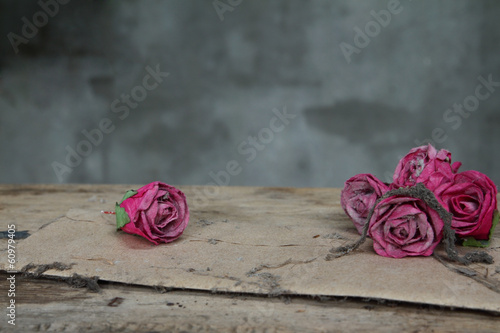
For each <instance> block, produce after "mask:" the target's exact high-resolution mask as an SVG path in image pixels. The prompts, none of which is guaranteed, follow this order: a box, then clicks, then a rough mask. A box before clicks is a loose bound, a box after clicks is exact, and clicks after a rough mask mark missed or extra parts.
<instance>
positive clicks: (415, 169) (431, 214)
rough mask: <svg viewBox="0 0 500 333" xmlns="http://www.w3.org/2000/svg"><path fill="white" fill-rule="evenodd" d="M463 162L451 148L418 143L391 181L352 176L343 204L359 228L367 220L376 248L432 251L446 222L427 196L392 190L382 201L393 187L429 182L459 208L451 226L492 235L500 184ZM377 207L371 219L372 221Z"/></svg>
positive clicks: (447, 204)
mask: <svg viewBox="0 0 500 333" xmlns="http://www.w3.org/2000/svg"><path fill="white" fill-rule="evenodd" d="M460 166H461V163H460V162H455V163H453V164H452V163H451V153H450V152H449V151H447V150H444V149H441V150H440V151H437V150H436V149H435V148H434V147H433V146H432V145H430V144H429V145H427V146H421V147H416V148H413V149H411V150H410V152H409V153H408V154H407V155H406V156H405V157H403V158H402V159H401V160H400V161H399V163H398V165H397V167H396V171H395V172H394V176H393V183H392V184H386V183H383V182H382V181H380V180H378V179H377V178H376V177H374V176H373V175H371V174H359V175H356V176H354V177H352V178H350V179H349V180H347V181H346V183H345V186H344V189H343V190H342V194H341V205H342V208H343V209H344V211H345V212H346V214H347V215H348V216H349V217H350V218H351V220H352V222H353V223H354V225H355V226H356V229H357V230H358V232H359V233H362V230H363V227H364V225H365V222H367V223H368V224H369V225H368V236H370V237H371V238H372V239H373V247H374V250H375V252H377V253H378V254H379V255H382V256H385V257H393V258H402V257H406V256H429V255H431V254H432V253H433V251H434V248H435V247H436V246H437V245H438V244H439V242H440V241H441V239H442V238H443V227H444V222H443V220H442V219H441V218H440V217H439V215H438V214H437V212H436V211H434V210H433V209H431V208H430V207H428V205H427V204H426V203H425V202H424V200H421V199H417V198H413V197H405V196H399V195H395V196H390V197H388V198H386V199H383V200H381V201H380V202H379V203H378V204H377V205H376V207H374V205H375V204H376V201H377V200H378V199H379V198H380V197H381V196H383V195H384V193H386V192H387V191H389V190H392V189H397V188H400V187H406V186H414V185H416V184H417V183H423V184H424V185H425V186H426V187H427V188H428V189H429V190H431V191H432V192H433V193H434V195H435V196H436V198H437V200H438V201H439V203H440V204H441V205H442V206H443V207H444V208H445V209H446V210H447V211H448V212H450V213H451V214H453V218H452V223H451V227H452V228H453V229H454V230H455V233H456V235H457V236H459V237H474V238H475V239H477V240H481V239H488V235H489V232H490V229H491V228H492V221H493V216H494V212H495V210H496V208H497V188H496V186H495V184H494V183H493V182H492V181H491V179H490V178H488V177H487V176H486V175H484V174H482V173H480V172H478V171H474V170H469V171H464V172H460V173H459V172H458V168H459V167H460ZM372 209H373V215H372V216H371V218H370V221H366V220H367V217H368V215H369V212H370V211H371V210H372Z"/></svg>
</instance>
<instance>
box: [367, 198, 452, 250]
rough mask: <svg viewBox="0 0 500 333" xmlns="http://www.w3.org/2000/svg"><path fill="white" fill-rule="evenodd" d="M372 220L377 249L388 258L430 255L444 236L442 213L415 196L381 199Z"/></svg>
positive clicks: (370, 229) (371, 225)
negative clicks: (440, 214)
mask: <svg viewBox="0 0 500 333" xmlns="http://www.w3.org/2000/svg"><path fill="white" fill-rule="evenodd" d="M369 223H370V226H369V229H368V233H369V235H370V236H371V238H372V239H373V249H374V250H375V252H377V253H378V254H379V255H381V256H384V257H392V258H403V257H406V256H430V255H431V254H432V253H433V251H434V248H435V247H436V246H437V245H438V244H439V242H440V241H441V239H442V238H443V227H444V222H443V220H442V219H441V218H440V217H439V214H438V213H437V212H436V211H434V210H433V209H431V208H430V207H429V206H428V205H427V204H426V203H425V202H424V201H423V200H420V199H417V198H413V197H404V196H392V197H389V198H386V199H384V200H382V201H380V202H379V203H378V205H377V206H376V207H375V209H374V212H373V215H372V217H371V219H370V222H369Z"/></svg>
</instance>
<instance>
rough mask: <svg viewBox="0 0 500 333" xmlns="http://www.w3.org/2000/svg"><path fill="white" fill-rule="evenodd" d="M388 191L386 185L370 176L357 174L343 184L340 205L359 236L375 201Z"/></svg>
mask: <svg viewBox="0 0 500 333" xmlns="http://www.w3.org/2000/svg"><path fill="white" fill-rule="evenodd" d="M388 190H389V186H388V185H386V184H384V183H383V182H381V181H380V180H378V179H377V178H376V177H375V176H373V175H371V174H359V175H356V176H354V177H351V178H350V179H348V180H347V181H346V182H345V185H344V189H343V190H342V192H341V194H340V204H341V205H342V208H343V209H344V211H345V212H346V214H347V216H349V218H350V219H351V221H352V222H353V223H354V226H355V227H356V229H357V230H358V232H359V233H360V234H361V233H362V232H363V226H364V225H365V222H366V218H367V217H368V213H369V212H370V210H371V209H372V207H373V206H374V205H375V201H377V199H378V198H380V197H381V196H382V195H384V193H385V192H387V191H388Z"/></svg>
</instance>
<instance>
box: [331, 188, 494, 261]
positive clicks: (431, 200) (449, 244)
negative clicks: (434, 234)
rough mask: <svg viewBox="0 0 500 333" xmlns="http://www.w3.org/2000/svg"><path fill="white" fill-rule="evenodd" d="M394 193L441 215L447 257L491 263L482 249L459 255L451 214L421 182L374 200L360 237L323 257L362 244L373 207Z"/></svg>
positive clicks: (347, 252) (333, 257)
mask: <svg viewBox="0 0 500 333" xmlns="http://www.w3.org/2000/svg"><path fill="white" fill-rule="evenodd" d="M395 195H401V196H408V197H412V198H417V199H420V200H422V201H424V202H425V203H426V204H427V205H428V206H429V207H430V208H432V209H434V210H435V211H436V212H437V213H438V214H439V217H441V219H442V220H443V222H444V228H443V233H444V235H443V241H444V245H445V248H446V254H447V255H448V258H450V259H451V260H453V261H457V262H459V263H461V264H464V265H468V264H470V263H473V262H482V263H485V264H492V263H493V258H492V257H491V256H490V255H489V254H488V253H486V252H484V251H472V252H469V253H467V254H465V255H464V256H463V257H461V256H459V254H458V251H457V248H456V247H455V241H456V237H455V230H453V229H452V228H451V219H452V217H453V215H452V214H451V213H449V212H448V211H447V210H446V209H444V208H443V206H441V204H440V203H439V202H438V201H437V199H436V197H435V196H434V193H433V192H432V191H431V190H429V189H428V188H426V187H425V185H424V184H422V183H418V184H417V185H415V186H409V187H400V188H398V189H394V190H390V191H388V192H386V193H385V194H384V195H383V196H381V197H380V198H379V199H378V200H377V201H376V202H375V205H373V207H372V208H371V210H370V213H369V214H368V217H367V218H366V222H365V224H364V226H363V233H362V234H361V237H360V238H359V239H358V240H357V241H356V242H354V243H351V244H348V245H345V246H340V247H338V248H332V249H331V250H330V252H331V254H328V255H327V256H326V258H325V259H326V260H333V259H335V258H339V257H342V256H344V255H346V254H349V253H350V252H352V251H354V250H356V249H357V248H358V247H359V246H360V245H361V244H363V243H364V242H365V240H366V236H367V234H368V227H369V222H370V219H371V217H372V215H373V212H374V210H375V207H376V206H377V205H378V204H379V202H380V201H382V200H384V199H386V198H389V197H392V196H395Z"/></svg>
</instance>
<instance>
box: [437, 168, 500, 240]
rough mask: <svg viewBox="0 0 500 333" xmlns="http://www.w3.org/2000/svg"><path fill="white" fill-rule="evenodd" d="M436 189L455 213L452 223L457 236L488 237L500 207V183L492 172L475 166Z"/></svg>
mask: <svg viewBox="0 0 500 333" xmlns="http://www.w3.org/2000/svg"><path fill="white" fill-rule="evenodd" d="M434 193H435V195H436V197H437V199H438V200H439V202H440V203H441V204H442V205H443V207H444V208H445V209H446V210H447V211H449V212H450V213H452V214H453V218H452V221H451V227H452V228H453V229H454V230H455V233H456V235H457V236H460V237H464V238H465V237H474V238H475V239H488V236H489V232H490V229H491V226H492V222H493V214H494V211H495V209H497V187H496V186H495V184H494V183H493V181H492V180H491V179H490V178H488V176H486V175H485V174H482V173H481V172H478V171H474V170H469V171H464V172H461V173H458V174H456V175H455V176H454V178H453V181H452V182H451V183H447V184H444V185H442V186H440V187H438V188H437V189H436V191H435V192H434Z"/></svg>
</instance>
